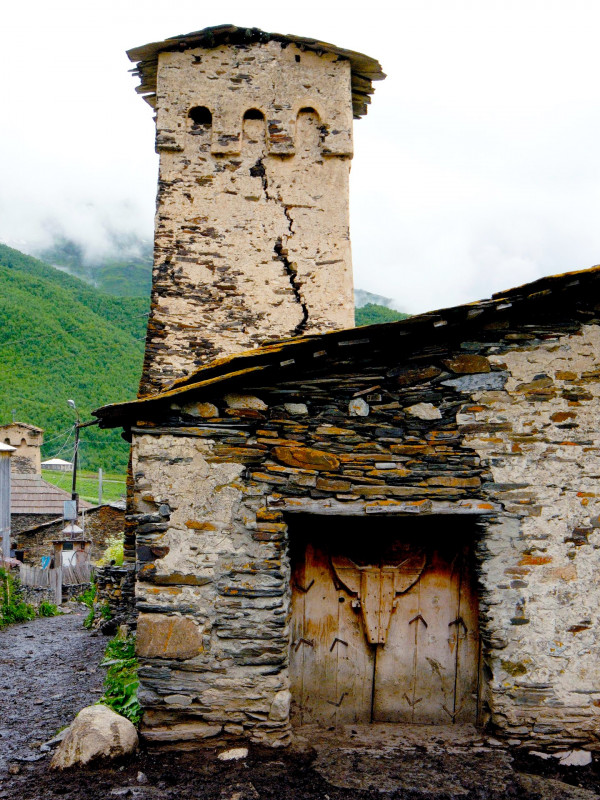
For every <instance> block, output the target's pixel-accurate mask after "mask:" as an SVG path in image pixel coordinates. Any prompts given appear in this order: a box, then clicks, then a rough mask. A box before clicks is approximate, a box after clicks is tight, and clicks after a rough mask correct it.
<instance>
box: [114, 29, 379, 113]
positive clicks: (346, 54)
mask: <svg viewBox="0 0 600 800" xmlns="http://www.w3.org/2000/svg"><path fill="white" fill-rule="evenodd" d="M271 41H275V42H281V43H283V44H285V43H289V44H296V45H298V46H299V47H300V48H302V49H305V50H312V51H313V52H315V53H319V54H321V53H334V54H335V55H337V56H340V58H346V59H348V61H349V62H350V66H351V69H352V107H353V110H354V117H355V119H358V118H359V117H362V116H364V115H365V114H366V113H367V105H368V104H369V103H370V102H371V98H370V95H372V94H373V92H374V91H375V90H374V89H373V81H381V80H383V79H384V78H385V73H384V72H383V70H382V69H381V64H380V63H379V61H377V60H376V59H374V58H370V57H369V56H365V55H363V54H362V53H356V52H354V51H353V50H344V48H342V47H337V46H336V45H334V44H329V43H328V42H319V41H317V40H316V39H306V38H305V37H303V36H294V35H293V34H282V33H267V32H266V31H261V30H259V29H258V28H238V27H237V26H236V25H216V26H214V27H212V28H204V29H203V30H201V31H194V32H193V33H186V34H184V35H182V36H172V37H170V38H169V39H165V40H164V41H162V42H150V43H149V44H144V45H141V46H140V47H134V48H133V49H131V50H128V51H127V55H128V56H129V59H130V61H134V62H137V65H136V68H135V69H134V70H132V72H133V73H134V74H135V75H137V76H138V77H139V78H140V81H141V83H140V85H139V86H138V87H137V89H136V92H138V94H142V95H144V100H146V101H147V102H148V103H149V104H150V105H151V106H152V108H154V107H155V102H156V70H157V65H158V54H159V53H162V52H164V51H166V50H189V49H191V48H193V47H205V48H212V47H219V46H220V45H223V44H233V45H244V44H252V43H254V42H271Z"/></svg>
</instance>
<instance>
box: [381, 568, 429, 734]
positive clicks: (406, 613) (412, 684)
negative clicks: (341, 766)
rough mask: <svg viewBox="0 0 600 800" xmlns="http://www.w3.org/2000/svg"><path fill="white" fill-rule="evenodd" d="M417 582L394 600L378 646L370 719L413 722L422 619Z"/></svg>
mask: <svg viewBox="0 0 600 800" xmlns="http://www.w3.org/2000/svg"><path fill="white" fill-rule="evenodd" d="M419 591H420V590H419V583H417V584H416V585H415V586H413V587H412V588H411V589H410V590H409V591H408V592H405V593H404V594H401V595H399V596H398V597H396V599H395V601H394V610H393V612H392V617H391V620H390V625H389V629H388V631H387V640H386V642H385V644H384V645H380V646H379V647H377V655H376V659H377V660H376V664H375V679H374V680H375V685H374V689H373V721H374V722H404V723H412V722H413V718H414V708H415V703H416V704H417V705H418V697H417V695H416V689H417V687H416V666H417V653H418V645H419V637H420V636H421V633H422V631H423V623H422V621H421V620H420V618H419V611H420V603H419Z"/></svg>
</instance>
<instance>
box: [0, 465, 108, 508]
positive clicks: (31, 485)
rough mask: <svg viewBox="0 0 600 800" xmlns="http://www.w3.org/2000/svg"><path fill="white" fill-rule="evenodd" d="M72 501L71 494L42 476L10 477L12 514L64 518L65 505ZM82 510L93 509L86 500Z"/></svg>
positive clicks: (80, 504)
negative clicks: (50, 515) (45, 515)
mask: <svg viewBox="0 0 600 800" xmlns="http://www.w3.org/2000/svg"><path fill="white" fill-rule="evenodd" d="M70 499H71V493H70V492H65V491H64V489H59V488H58V486H53V485H52V484H51V483H47V482H46V481H45V480H43V479H42V477H41V476H40V475H34V474H31V475H25V474H13V475H11V477H10V513H11V514H56V516H59V517H62V513H63V503H64V501H65V500H70ZM79 507H80V508H86V509H87V508H93V506H92V505H91V503H86V501H85V500H80V501H79Z"/></svg>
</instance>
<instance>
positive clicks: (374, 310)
mask: <svg viewBox="0 0 600 800" xmlns="http://www.w3.org/2000/svg"><path fill="white" fill-rule="evenodd" d="M408 316H409V314H403V313H402V312H401V311H394V309H393V308H387V306H380V305H378V304H377V303H367V304H366V305H364V306H361V307H360V308H357V309H356V311H355V312H354V321H355V324H356V327H357V328H360V327H362V326H363V325H376V324H377V323H379V322H396V320H398V319H406V318H407V317H408Z"/></svg>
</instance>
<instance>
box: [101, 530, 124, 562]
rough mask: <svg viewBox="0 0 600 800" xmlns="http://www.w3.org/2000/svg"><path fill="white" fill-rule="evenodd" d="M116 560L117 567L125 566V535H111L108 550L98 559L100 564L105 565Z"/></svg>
mask: <svg viewBox="0 0 600 800" xmlns="http://www.w3.org/2000/svg"><path fill="white" fill-rule="evenodd" d="M111 562H114V565H115V566H116V567H122V566H123V537H122V536H111V537H110V538H109V539H108V545H107V547H106V550H105V551H104V552H103V553H102V556H101V557H100V558H99V560H98V566H101V567H104V566H107V565H108V564H110V563H111Z"/></svg>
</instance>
